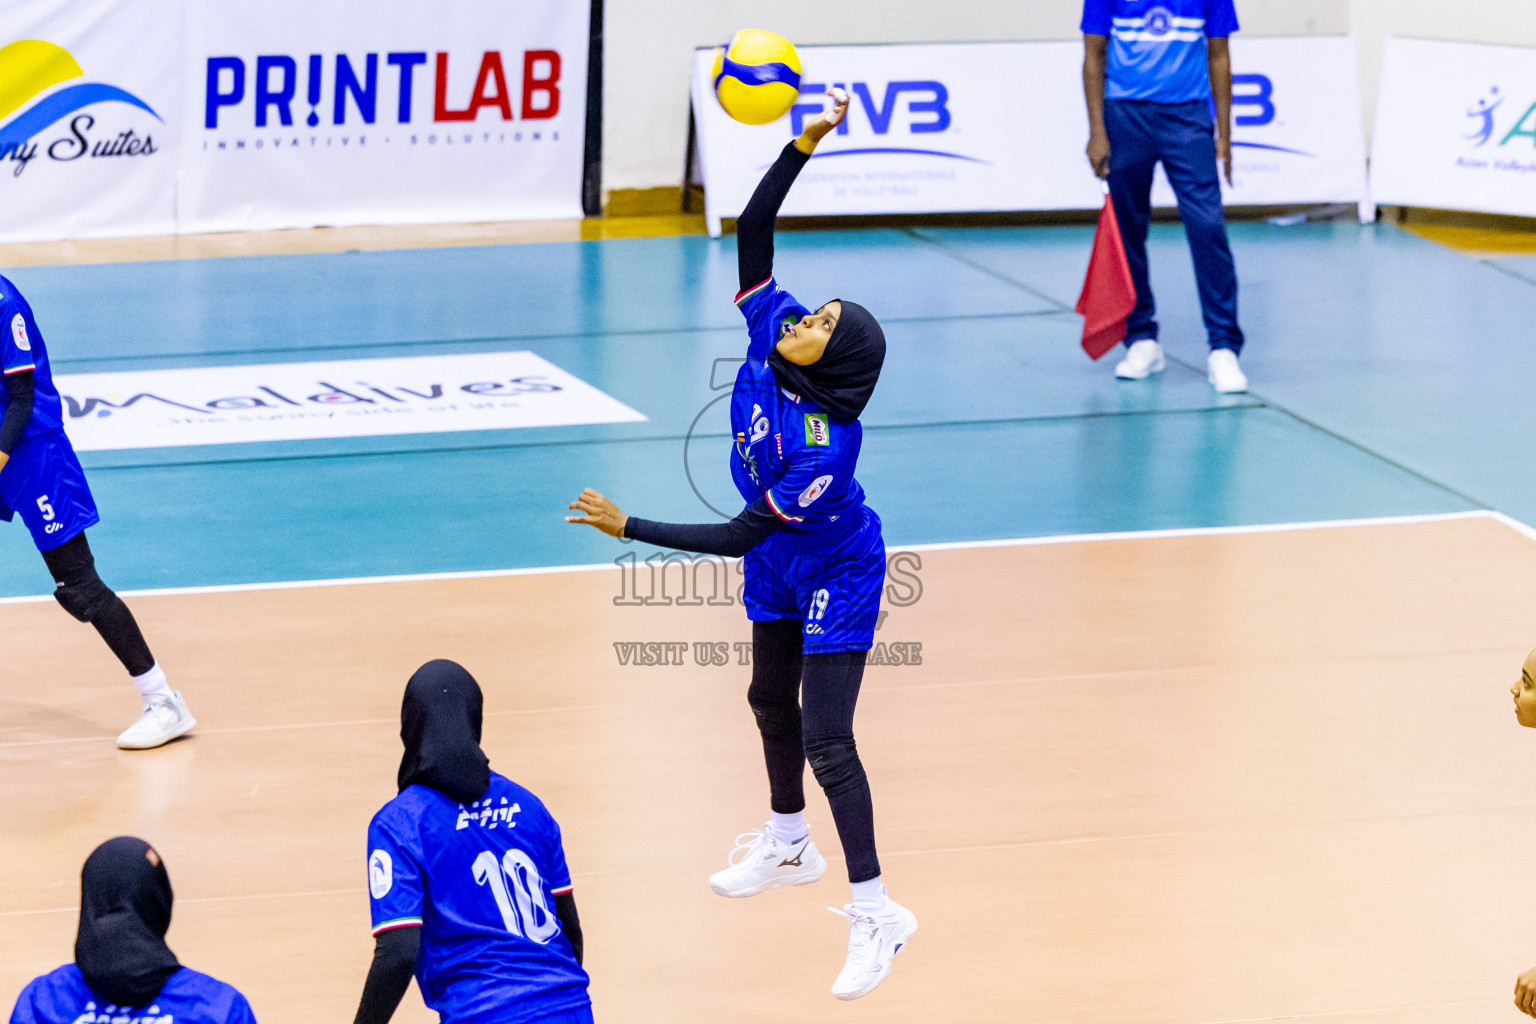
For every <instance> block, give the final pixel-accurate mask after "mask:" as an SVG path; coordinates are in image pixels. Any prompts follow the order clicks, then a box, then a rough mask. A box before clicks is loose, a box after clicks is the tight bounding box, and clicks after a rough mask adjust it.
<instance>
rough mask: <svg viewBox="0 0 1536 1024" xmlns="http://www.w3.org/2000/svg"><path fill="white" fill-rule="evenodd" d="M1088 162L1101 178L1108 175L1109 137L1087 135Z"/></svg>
mask: <svg viewBox="0 0 1536 1024" xmlns="http://www.w3.org/2000/svg"><path fill="white" fill-rule="evenodd" d="M1088 164H1089V166H1090V167H1092V168H1093V173H1094V174H1096V175H1098V176H1099V177H1101V178H1107V177H1109V139H1108V137H1107V136H1103V135H1090V136H1089V137H1088Z"/></svg>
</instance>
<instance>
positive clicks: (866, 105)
mask: <svg viewBox="0 0 1536 1024" xmlns="http://www.w3.org/2000/svg"><path fill="white" fill-rule="evenodd" d="M832 85H833V87H835V88H838V89H846V90H847V91H848V92H849V93H850V99H849V105H850V108H851V109H850V111H849V115H848V116H847V117H845V118H843V123H842V124H840V125H838V126H837V134H838V135H849V134H851V133H852V129H851V127H850V124H851V122H853V121H854V117H853V110H854V109H856V110H858V111H859V112H860V117H859V121H860V123H862V124H867V125H868V126H869V130H870V132H871V133H873V134H874V135H875V136H876V137H877V138H880V139H881V141H882V144H881V145H879V146H865V147H860V148H853V149H847V148H837V149H828V150H823V151H822V152H819V153H816V154H814V155H813V156H812V159H813V160H814V159H822V158H826V157H839V156H857V155H871V154H882V153H904V154H909V155H914V156H938V157H947V158H949V159H951V160H966V161H969V162H971V163H977V164H984V163H986V162H987V161H985V160H979V159H977V158H976V157H973V156H965V155H964V154H961V153H952V152H949V151H947V150H941V149H933V148H930V147H929V146H925V147H922V148H918V147H915V146H893V145H889V144H886V139H885V138H884V137H888V136H890V135H891V133H892V130H893V129H897V130H900V131H902V132H904V133H905V134H907V135H914V136H926V135H936V134H939V133H941V132H946V131H948V130H949V127H950V125H951V124H953V123H954V117H953V115H952V114H951V113H950V109H949V87H948V86H946V85H945V84H944V83H943V82H940V81H936V80H934V79H912V80H904V81H895V82H885V83H883V84H881V85H878V86H876V87H873V88H872V87H871V85H870V83H869V82H854V83H852V84H851V85H845V84H844V83H842V82H833V83H832ZM826 91H827V86H826V85H824V84H820V83H815V82H804V83H802V84H801V86H800V94H801V96H802V97H806V98H808V99H811V100H812V102H805V103H796V104H795V105H794V106H793V107H791V108H790V111H789V115H790V116H789V124H790V134H791V135H799V134H800V132H801V130H803V129H804V127H805V121H806V118H808V117H816V116H818V115H820V114H821V113H822V112H823V111H825V110H826V109H827V100H826V97H825V95H824V94H825V93H826ZM860 134H862V132H861V133H860Z"/></svg>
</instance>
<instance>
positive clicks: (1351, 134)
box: [693, 37, 1366, 233]
mask: <svg viewBox="0 0 1536 1024" xmlns="http://www.w3.org/2000/svg"><path fill="white" fill-rule="evenodd" d="M1232 53H1233V65H1234V74H1233V90H1234V97H1233V122H1234V127H1233V133H1234V135H1233V139H1234V149H1233V163H1234V168H1233V170H1234V181H1235V187H1234V188H1231V189H1229V190H1227V191H1226V200H1227V202H1228V203H1231V204H1239V205H1241V204H1250V205H1270V204H1281V203H1325V202H1356V201H1359V200H1362V199H1363V198H1365V191H1366V188H1365V147H1364V138H1363V131H1362V123H1361V116H1360V101H1359V84H1358V78H1357V74H1356V69H1355V54H1354V47H1353V43H1352V42H1351V41H1350V40H1347V39H1342V38H1327V37H1307V38H1297V39H1254V40H1245V39H1241V38H1238V39H1234V40H1233V41H1232ZM800 56H801V59H802V62H803V64H804V74H803V75H802V76H801V102H800V103H798V104H797V105H796V106H795V108H794V109H793V110H792V111H791V112H790V114H789V116H788V117H786V118H784V119H783V120H782V121H779V122H775V123H774V124H772V125H768V126H764V127H761V128H758V127H751V126H748V125H743V124H739V123H737V122H736V121H733V120H731V118H730V117H729V116H728V115H727V114H726V113H725V112H724V111H723V110H721V109H720V105H719V103H718V102H716V101H715V99H714V96H713V91H712V82H711V75H710V72H711V70H712V65H713V61H714V51H713V50H699V51H698V52H697V54H696V55H695V65H694V75H693V108H694V117H695V119H696V125H697V129H698V157H699V162H700V169H701V171H702V174H703V178H704V186H705V213H706V216H707V218H708V220H709V225H710V231H711V233H718V231H719V228H720V220H721V218H724V217H734V216H736V215H737V214H739V213H740V212H741V210H742V208H743V207H744V206H745V205H746V202H747V200H748V199H749V198H750V197H751V194H752V189H753V188H754V187H755V186H756V184H757V181H758V179H759V178H760V177H761V176H762V172H763V170H764V169H765V168H766V167H767V166H768V164H770V163H771V162H772V161H773V159H774V157H775V155H776V154H777V152H778V150H779V149H781V148H782V147H783V145H784V143H785V142H786V141H788V140H789V139H790V138H793V137H794V136H795V135H797V134H799V132H800V130H801V129H802V128H803V127H804V125H805V121H806V120H807V119H808V118H812V117H815V116H817V115H818V114H820V113H821V112H822V111H823V110H824V109H826V105H827V103H828V100H827V99H826V97H825V96H823V95H822V93H824V92H825V90H826V89H827V88H828V87H829V86H832V85H838V86H842V87H843V88H845V89H847V90H848V91H849V93H850V94H851V96H852V98H853V99H852V107H851V109H850V111H849V115H848V118H847V120H846V121H845V122H844V124H843V125H842V126H841V127H840V128H839V129H838V131H837V132H836V133H835V134H833V135H830V136H828V137H827V138H826V139H825V140H824V141H823V142H822V144H821V147H820V148H819V149H818V150H817V153H816V156H815V158H814V159H813V161H812V163H811V164H810V165H809V166H808V167H807V168H806V170H805V171H803V172H802V173H801V176H800V179H799V181H798V182H797V184H796V186H795V189H794V190H793V191H792V192H791V193H790V194H789V198H788V200H787V201H786V202H785V204H784V213H785V214H787V215H790V216H807V215H829V214H859V213H946V212H968V211H993V210H1061V209H1092V208H1095V207H1097V206H1099V205H1100V204H1101V203H1102V201H1103V199H1102V193H1101V192H1100V190H1099V186H1098V184H1097V182H1096V181H1095V180H1094V178H1093V175H1092V173H1091V171H1090V170H1089V168H1088V163H1087V158H1086V157H1085V156H1084V153H1083V150H1084V148H1085V147H1086V145H1087V141H1088V116H1087V110H1086V107H1085V105H1084V100H1083V92H1082V62H1083V48H1082V43H1081V42H1063V43H965V44H936V45H893V46H807V47H802V48H801V49H800ZM1154 199H1155V200H1156V201H1158V202H1159V203H1160V205H1171V204H1172V202H1173V197H1172V194H1171V193H1170V192H1168V191H1167V187H1166V184H1164V185H1162V186H1161V187H1160V189H1159V191H1158V192H1157V193H1156V194H1155V196H1154Z"/></svg>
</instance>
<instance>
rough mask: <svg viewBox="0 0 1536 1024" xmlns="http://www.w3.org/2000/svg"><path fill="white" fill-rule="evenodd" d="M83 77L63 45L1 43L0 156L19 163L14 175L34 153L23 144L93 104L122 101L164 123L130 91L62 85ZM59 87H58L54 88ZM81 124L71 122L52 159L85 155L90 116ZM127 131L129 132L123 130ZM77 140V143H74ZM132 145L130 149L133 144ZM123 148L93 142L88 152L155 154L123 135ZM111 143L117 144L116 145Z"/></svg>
mask: <svg viewBox="0 0 1536 1024" xmlns="http://www.w3.org/2000/svg"><path fill="white" fill-rule="evenodd" d="M83 77H85V70H84V69H83V68H82V67H81V66H80V63H79V61H77V60H75V58H74V56H73V55H72V54H71V53H70V52H69V51H68V50H66V49H64V48H63V47H62V46H58V45H56V44H54V43H50V42H47V41H45V40H42V39H22V40H19V41H17V42H14V43H10V44H9V45H7V46H4V47H0V160H3V159H11V160H15V161H17V162H18V167H17V169H16V173H17V174H18V175H19V174H20V173H21V171H22V169H23V168H25V166H26V163H27V161H29V160H31V159H32V157H33V156H35V155H36V152H37V149H36V147H35V146H31V147H29V146H28V143H30V142H31V141H32V139H33V138H35V137H36V136H37V135H38V133H40V132H43V131H46V130H47V129H49V128H50V127H52V126H53V125H55V124H57V123H58V122H60V121H62V120H64V119H65V118H68V117H71V116H72V115H74V114H77V113H78V112H79V111H81V110H83V109H84V108H86V107H89V106H93V105H95V104H97V103H108V102H115V103H126V104H128V105H129V106H132V107H137V108H138V109H140V110H143V111H145V112H147V113H149V114H150V115H151V116H153V117H154V118H155V120H157V121H161V122H162V123H163V122H164V118H162V117H161V116H160V115H159V114H158V113H156V112H155V110H154V108H153V107H151V106H150V105H149V104H148V103H145V102H144V101H143V100H142V99H140V98H139V97H137V96H135V95H134V94H133V93H131V92H128V91H127V90H125V89H120V88H118V87H117V86H115V85H108V84H106V83H104V82H78V83H74V84H69V85H66V84H65V83H67V82H70V81H71V80H72V79H76V78H83ZM56 86H63V87H62V88H55V87H56ZM89 121H90V123H89V124H85V125H83V126H81V125H77V124H74V123H73V122H72V125H71V131H72V133H73V134H72V137H66V139H65V140H63V141H64V142H66V143H67V145H65V146H64V147H63V148H64V151H63V152H61V153H57V154H55V153H53V152H50V153H49V155H50V156H51V157H53V159H55V160H68V159H74V158H76V157H77V156H83V155H84V154H85V147H86V146H87V141H86V138H85V135H84V132H85V131H86V130H88V129H89V128H90V127H91V126H92V125H93V124H94V118H90V119H89ZM127 134H129V135H131V134H132V133H127ZM77 140H78V142H77ZM135 141H136V142H137V144H138V146H137V148H132V144H133V142H135ZM121 142H122V144H123V146H124V147H129V149H128V150H127V151H125V150H124V149H123V148H122V147H117V148H114V149H112V151H111V152H103V151H100V150H101V147H102V145H103V144H102V143H97V147H96V149H94V150H92V155H110V156H118V155H138V154H139V153H141V152H154V148H153V144H152V143H149V140H147V139H135V140H130V139H122V140H121ZM110 145H113V146H116V143H115V142H114V143H112V144H110Z"/></svg>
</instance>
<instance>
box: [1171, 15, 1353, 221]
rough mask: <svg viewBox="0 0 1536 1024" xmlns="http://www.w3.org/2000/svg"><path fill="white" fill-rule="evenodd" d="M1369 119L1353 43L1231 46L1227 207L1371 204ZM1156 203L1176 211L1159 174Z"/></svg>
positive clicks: (1315, 39) (1307, 39)
mask: <svg viewBox="0 0 1536 1024" xmlns="http://www.w3.org/2000/svg"><path fill="white" fill-rule="evenodd" d="M1366 193H1367V185H1366V176H1365V117H1364V114H1363V113H1362V112H1361V108H1360V72H1359V69H1358V65H1357V64H1356V61H1355V42H1354V40H1353V39H1349V38H1346V37H1343V36H1303V37H1298V38H1294V39H1248V38H1244V37H1243V36H1234V37H1233V39H1232V186H1231V187H1230V188H1229V187H1228V186H1227V183H1226V182H1225V181H1223V182H1222V198H1223V201H1224V202H1225V203H1226V204H1227V205H1229V206H1283V205H1287V204H1292V203H1356V202H1359V201H1361V200H1362V199H1365V198H1366ZM1152 202H1153V203H1154V204H1155V205H1158V206H1172V205H1173V203H1174V198H1173V190H1172V189H1171V188H1169V187H1168V182H1167V179H1166V178H1165V177H1164V176H1163V174H1162V168H1161V167H1159V168H1158V175H1157V182H1156V184H1155V186H1154V188H1153V191H1152Z"/></svg>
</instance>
